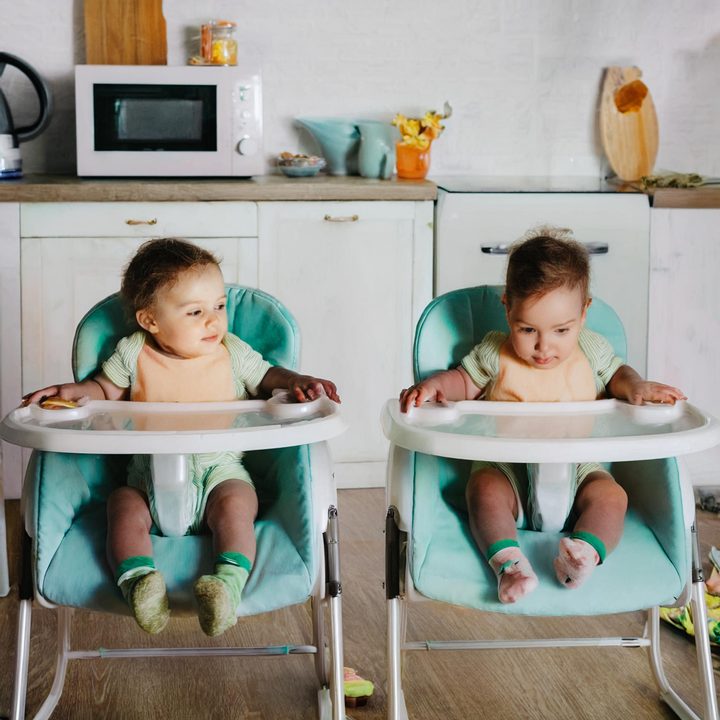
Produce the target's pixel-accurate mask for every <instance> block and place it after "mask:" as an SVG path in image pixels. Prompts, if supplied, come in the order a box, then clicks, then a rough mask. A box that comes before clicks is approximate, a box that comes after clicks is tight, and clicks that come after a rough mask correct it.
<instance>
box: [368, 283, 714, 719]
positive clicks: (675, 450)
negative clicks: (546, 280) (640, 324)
mask: <svg viewBox="0 0 720 720" xmlns="http://www.w3.org/2000/svg"><path fill="white" fill-rule="evenodd" d="M502 291H503V288H502V287H490V286H481V287H476V288H467V289H463V290H457V291H454V292H451V293H448V294H446V295H442V296H440V297H438V298H436V299H435V300H433V301H432V303H430V305H429V306H428V307H427V308H426V309H425V311H424V313H423V315H422V317H421V319H420V321H419V323H418V327H417V332H416V335H415V347H414V358H413V360H414V375H415V381H416V382H418V381H420V380H423V379H424V378H427V377H429V376H430V375H432V374H434V373H436V372H438V371H440V370H446V369H448V368H451V367H457V366H458V365H459V363H460V361H461V359H462V358H463V357H464V356H465V355H466V354H467V353H468V352H469V351H470V350H471V349H472V348H473V347H474V345H475V344H476V343H478V342H479V341H480V340H481V339H482V338H483V337H484V336H485V334H486V333H487V332H489V331H491V330H503V331H507V329H508V328H507V322H506V318H505V310H504V307H503V305H502V303H501V300H500V298H501V294H502ZM587 327H588V328H589V329H591V330H594V331H595V332H598V333H600V334H602V335H603V336H604V337H605V338H607V340H608V341H609V342H610V343H611V344H612V346H613V348H614V350H615V354H616V355H618V356H619V357H621V358H624V357H625V355H626V341H625V333H624V331H623V327H622V324H621V323H620V320H619V318H618V317H617V315H616V314H615V313H614V311H613V310H612V309H611V308H610V307H609V306H607V305H606V304H605V303H603V302H602V301H600V300H598V299H594V300H593V303H592V305H591V307H590V308H589V310H588V314H587ZM382 424H383V430H384V432H385V435H386V436H387V437H388V439H389V440H390V442H391V447H390V456H389V463H388V471H387V505H388V512H387V518H386V583H385V587H386V598H387V612H388V617H387V659H388V717H389V718H390V719H391V720H406V718H407V717H408V714H407V708H406V704H405V698H404V694H403V690H402V658H403V656H404V654H405V653H407V652H411V651H421V650H422V651H431V652H435V651H441V650H471V649H475V650H498V649H502V648H526V649H531V648H537V647H579V646H587V647H592V646H595V647H613V646H615V647H645V648H647V650H648V652H649V659H650V666H651V670H652V674H653V677H654V679H655V682H656V684H657V686H658V688H659V690H660V695H661V697H662V699H663V700H664V701H665V702H667V704H668V705H669V706H670V707H671V708H672V709H673V710H674V711H675V713H676V714H677V715H678V716H679V717H681V718H686V719H691V718H692V719H695V720H697V718H698V716H697V715H696V714H695V713H694V712H693V711H692V710H691V709H690V707H689V706H688V705H687V704H686V703H685V702H684V701H683V700H682V699H681V698H680V697H679V696H678V695H677V694H676V693H675V691H674V690H673V689H672V688H671V687H670V684H669V683H668V681H667V678H666V676H665V673H664V671H663V666H662V658H661V653H660V626H659V609H658V608H659V606H661V605H663V606H684V605H686V604H687V602H688V601H689V600H691V601H692V607H693V617H694V622H695V627H696V628H700V629H704V628H706V627H707V620H706V607H705V585H704V580H703V575H702V565H701V562H700V554H699V541H698V536H697V529H696V521H695V508H694V499H693V492H692V485H691V481H690V477H689V475H688V472H687V470H686V468H685V465H684V463H683V462H682V460H681V459H679V458H677V457H675V456H678V455H683V454H687V453H690V452H696V451H699V450H703V449H706V448H709V447H713V446H715V445H717V444H720V423H718V421H717V420H716V419H715V418H713V417H712V416H709V415H707V414H706V413H703V412H702V411H701V410H698V409H697V408H695V407H693V406H691V405H689V404H687V403H677V404H676V405H674V406H670V405H653V404H649V405H644V406H639V407H638V406H631V405H628V404H627V403H623V402H620V401H619V400H616V399H607V400H598V401H594V402H581V403H504V402H484V401H482V402H477V401H473V402H457V403H449V404H448V406H447V407H442V406H440V405H437V404H435V403H427V404H424V405H422V406H420V407H419V408H413V409H411V411H410V412H409V413H401V412H400V409H399V402H398V401H397V400H390V401H388V403H387V404H386V406H385V408H384V410H383V415H382ZM472 460H494V461H499V462H518V463H527V464H529V465H530V470H529V472H531V473H536V475H534V476H533V478H534V479H533V482H531V496H532V502H533V503H534V506H533V509H534V512H533V515H532V517H533V519H534V520H536V521H539V523H537V524H534V525H531V526H530V527H539V528H540V529H539V530H535V529H523V530H519V531H518V535H519V541H520V546H521V548H522V550H523V553H524V554H525V555H526V556H527V557H528V559H529V560H530V562H531V564H532V566H533V568H534V570H535V572H536V573H537V575H538V578H539V585H538V588H537V589H536V590H535V591H534V592H533V593H532V594H531V595H530V596H528V597H526V598H524V599H523V600H521V601H519V602H518V603H516V604H509V605H503V604H501V603H500V601H499V600H498V597H497V581H496V578H495V575H494V573H493V572H492V570H491V569H490V567H489V566H488V564H487V562H486V561H485V559H484V557H483V556H482V553H481V552H480V551H479V550H478V548H477V546H476V544H475V541H474V540H473V537H472V534H471V532H470V527H469V522H468V515H467V506H466V501H465V485H466V483H467V481H468V479H469V477H470V466H471V464H472ZM583 461H597V462H609V464H608V465H606V466H607V467H608V468H609V470H610V472H611V473H612V475H613V476H614V477H615V479H616V480H617V481H618V482H619V483H620V484H621V485H622V486H623V487H624V488H625V490H626V492H627V494H628V499H629V507H628V512H627V516H626V520H625V529H624V533H623V537H622V540H621V542H620V544H619V545H618V547H617V548H616V549H615V551H614V552H613V553H612V555H611V556H610V557H609V558H608V559H607V561H606V562H605V563H604V564H603V565H602V566H601V567H599V568H598V569H596V571H595V572H594V573H593V575H592V576H591V578H590V579H589V580H588V581H587V582H586V583H585V584H584V585H582V586H581V587H580V588H578V589H576V590H567V589H566V588H564V587H562V586H561V585H560V584H559V583H558V581H557V578H556V577H555V572H554V569H553V559H554V557H555V556H556V555H557V547H558V542H559V540H560V539H561V537H563V530H564V529H565V528H564V525H565V521H566V520H567V518H568V514H569V511H570V509H571V506H572V496H571V495H570V494H569V492H568V488H569V476H570V474H571V473H572V472H574V470H572V468H574V464H575V463H578V462H583ZM535 483H536V487H534V484H535ZM427 599H432V600H437V601H442V602H446V603H451V604H454V605H461V606H464V607H468V608H475V609H477V610H481V611H487V612H493V613H505V614H508V615H526V616H527V615H536V616H561V617H570V616H577V615H593V614H595V615H602V614H610V613H622V612H631V611H635V610H646V609H647V610H648V621H647V624H646V630H645V633H644V634H643V636H642V637H622V638H620V637H615V638H612V637H610V638H555V639H553V638H548V639H542V640H537V639H527V640H512V641H510V640H486V641H478V640H467V641H445V640H435V639H433V640H429V641H412V642H411V641H408V640H407V637H406V629H407V614H408V606H409V603H411V602H415V601H421V600H427ZM696 645H697V655H698V667H699V672H700V683H701V690H702V703H703V715H702V717H704V718H705V719H706V720H717V718H718V707H717V698H716V695H715V682H714V677H713V668H712V661H711V656H710V645H709V638H708V633H707V632H704V631H702V630H701V631H698V632H697V633H696ZM481 683H482V678H481V673H480V671H479V672H478V691H480V688H481Z"/></svg>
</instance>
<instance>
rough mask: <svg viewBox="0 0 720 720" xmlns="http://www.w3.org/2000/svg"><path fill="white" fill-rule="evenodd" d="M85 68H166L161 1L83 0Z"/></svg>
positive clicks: (165, 33) (165, 38) (165, 46)
mask: <svg viewBox="0 0 720 720" xmlns="http://www.w3.org/2000/svg"><path fill="white" fill-rule="evenodd" d="M85 41H86V45H87V63H88V65H167V31H166V29H165V18H164V17H163V13H162V0H85Z"/></svg>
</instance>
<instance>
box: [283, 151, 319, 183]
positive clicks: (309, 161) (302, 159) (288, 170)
mask: <svg viewBox="0 0 720 720" xmlns="http://www.w3.org/2000/svg"><path fill="white" fill-rule="evenodd" d="M277 164H278V167H279V168H280V172H281V173H283V175H287V176H288V177H293V178H297V177H310V176H312V175H317V174H318V173H319V172H320V171H321V170H322V169H323V168H324V167H325V165H326V162H325V158H321V157H315V156H314V155H310V156H308V155H293V154H292V153H289V152H284V153H281V154H280V155H278V159H277Z"/></svg>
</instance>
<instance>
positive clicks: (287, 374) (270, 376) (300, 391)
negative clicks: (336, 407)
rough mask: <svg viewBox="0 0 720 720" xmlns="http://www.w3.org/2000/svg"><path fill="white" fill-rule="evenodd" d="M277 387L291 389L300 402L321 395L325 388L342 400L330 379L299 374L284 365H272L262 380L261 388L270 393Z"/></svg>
mask: <svg viewBox="0 0 720 720" xmlns="http://www.w3.org/2000/svg"><path fill="white" fill-rule="evenodd" d="M276 388H280V389H282V390H289V391H290V394H291V395H292V396H293V397H294V398H295V399H296V400H297V401H298V402H310V401H312V400H315V399H316V398H318V397H320V393H321V392H322V391H323V390H324V391H325V394H326V395H327V396H328V397H329V398H330V399H331V400H334V401H335V402H336V403H339V402H340V396H339V395H338V393H337V388H336V387H335V384H334V383H332V382H330V381H329V380H323V379H322V378H316V377H313V376H312V375H299V374H298V373H296V372H293V371H292V370H286V369H285V368H282V367H271V368H270V369H269V370H268V371H267V372H266V373H265V376H264V377H263V379H262V381H261V382H260V386H259V390H261V391H262V392H264V393H267V394H268V395H271V394H272V391H273V390H275V389H276Z"/></svg>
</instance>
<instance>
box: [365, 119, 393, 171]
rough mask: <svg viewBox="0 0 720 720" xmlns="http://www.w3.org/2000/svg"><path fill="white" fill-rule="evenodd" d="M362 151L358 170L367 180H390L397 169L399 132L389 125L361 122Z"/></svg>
mask: <svg viewBox="0 0 720 720" xmlns="http://www.w3.org/2000/svg"><path fill="white" fill-rule="evenodd" d="M357 129H358V130H359V131H360V150H359V153H358V169H359V170H360V174H361V175H362V176H363V177H365V178H382V179H383V180H389V179H390V178H391V177H392V174H393V170H394V169H395V140H396V137H395V135H396V133H397V130H396V129H395V128H394V127H393V126H392V125H389V124H387V123H379V122H372V123H365V122H359V123H358V124H357Z"/></svg>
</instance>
